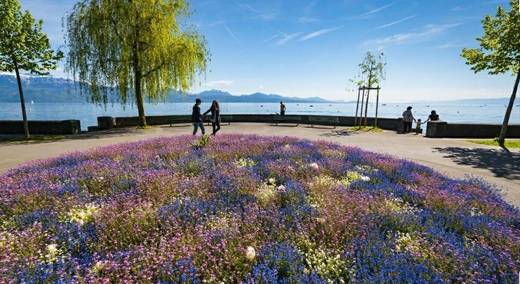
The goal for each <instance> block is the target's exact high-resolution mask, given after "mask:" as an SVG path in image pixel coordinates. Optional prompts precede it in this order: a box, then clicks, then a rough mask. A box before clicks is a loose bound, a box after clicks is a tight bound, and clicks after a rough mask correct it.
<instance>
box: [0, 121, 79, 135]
mask: <svg viewBox="0 0 520 284" xmlns="http://www.w3.org/2000/svg"><path fill="white" fill-rule="evenodd" d="M29 132H30V133H31V134H40V135H67V134H79V133H81V123H80V121H79V120H61V121H54V120H31V121H29ZM24 133H25V132H24V127H23V121H21V120H1V121H0V134H24Z"/></svg>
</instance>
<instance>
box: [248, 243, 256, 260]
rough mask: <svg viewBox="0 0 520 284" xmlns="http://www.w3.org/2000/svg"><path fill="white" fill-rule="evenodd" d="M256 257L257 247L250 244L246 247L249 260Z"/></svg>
mask: <svg viewBox="0 0 520 284" xmlns="http://www.w3.org/2000/svg"><path fill="white" fill-rule="evenodd" d="M255 257H256V251H255V248H254V247H252V246H248V247H247V249H246V258H247V259H248V260H251V261H252V260H254V259H255Z"/></svg>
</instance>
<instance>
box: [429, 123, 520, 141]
mask: <svg viewBox="0 0 520 284" xmlns="http://www.w3.org/2000/svg"><path fill="white" fill-rule="evenodd" d="M501 128H502V125H499V124H469V123H447V122H444V121H435V122H428V128H427V130H426V137H430V138H495V137H498V135H499V134H500V130H501ZM507 137H509V138H520V125H518V124H514V125H509V127H508V129H507Z"/></svg>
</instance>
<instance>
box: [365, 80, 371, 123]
mask: <svg viewBox="0 0 520 284" xmlns="http://www.w3.org/2000/svg"><path fill="white" fill-rule="evenodd" d="M369 88H370V87H369ZM369 101H370V89H368V92H367V101H366V102H365V127H367V119H368V118H367V117H368V102H369Z"/></svg>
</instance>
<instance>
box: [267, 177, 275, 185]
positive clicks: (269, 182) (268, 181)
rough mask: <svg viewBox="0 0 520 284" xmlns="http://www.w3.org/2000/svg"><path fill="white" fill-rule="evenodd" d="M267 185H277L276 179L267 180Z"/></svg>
mask: <svg viewBox="0 0 520 284" xmlns="http://www.w3.org/2000/svg"><path fill="white" fill-rule="evenodd" d="M267 183H268V184H276V179H275V178H270V179H268V180H267Z"/></svg>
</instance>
